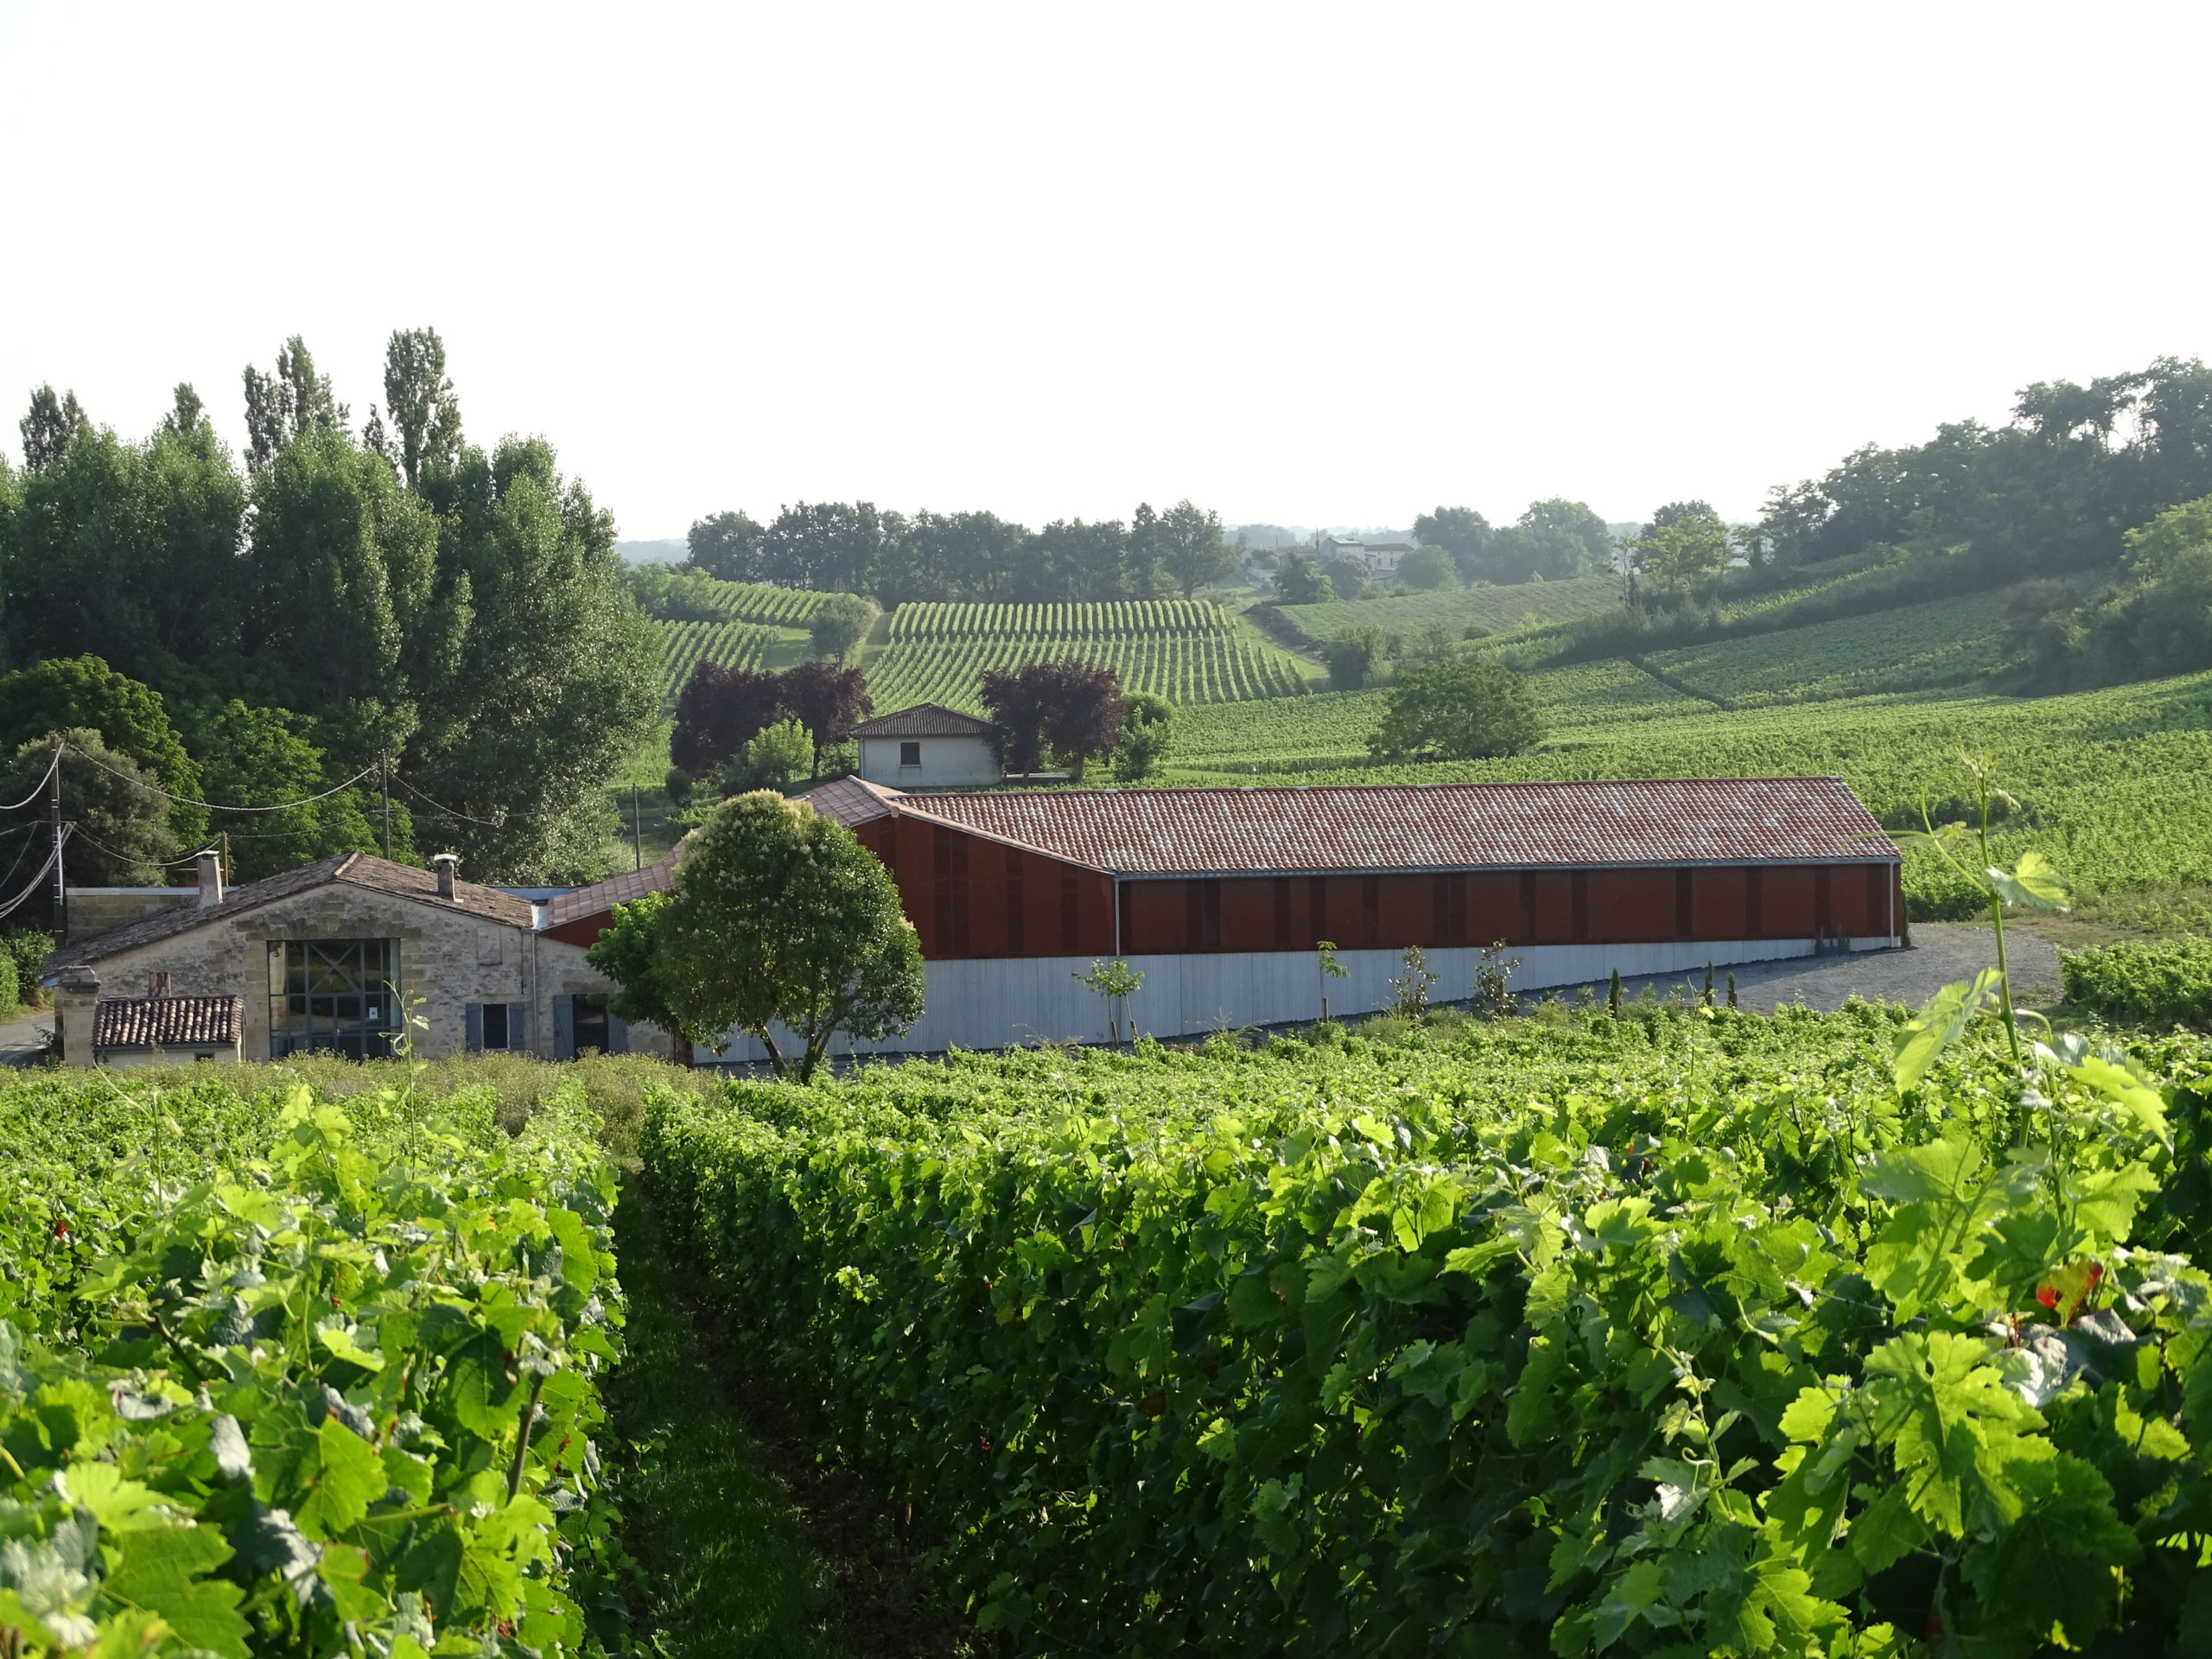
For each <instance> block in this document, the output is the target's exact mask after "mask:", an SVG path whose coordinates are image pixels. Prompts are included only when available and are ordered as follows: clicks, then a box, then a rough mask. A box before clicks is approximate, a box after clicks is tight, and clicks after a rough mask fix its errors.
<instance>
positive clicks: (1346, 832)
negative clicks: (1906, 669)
mask: <svg viewBox="0 0 2212 1659" xmlns="http://www.w3.org/2000/svg"><path fill="white" fill-rule="evenodd" d="M895 810H898V811H899V812H901V813H906V812H913V813H918V814H922V815H924V816H926V817H933V818H940V819H943V820H944V821H946V822H948V823H958V824H963V825H965V826H967V827H968V828H969V829H978V830H982V831H983V832H985V833H987V834H989V835H993V836H999V837H1001V838H1002V839H1005V840H1007V841H1014V842H1021V843H1022V844H1024V845H1026V846H1032V847H1035V848H1037V849H1039V850H1041V851H1044V852H1047V853H1051V854H1052V855H1056V856H1058V857H1060V858H1065V859H1069V860H1072V861H1075V862H1077V863H1081V864H1088V865H1090V866H1091V867H1092V868H1097V869H1104V870H1112V871H1116V872H1118V873H1120V874H1125V875H1194V874H1237V873H1245V872H1251V871H1274V870H1282V871H1324V870H1326V871H1336V870H1344V871H1351V870H1434V869H1484V868H1491V869H1497V868H1504V869H1525V868H1530V867H1532V866H1543V865H1598V866H1603V865H1622V864H1695V863H1720V864H1733V863H1783V862H1792V861H1823V860H1862V861H1863V860H1873V859H1894V858H1896V857H1897V849H1896V847H1895V846H1893V845H1892V844H1891V842H1889V841H1888V840H1887V839H1886V838H1885V837H1884V836H1883V835H1882V831H1881V826H1880V825H1879V824H1878V823H1875V822H1874V819H1873V817H1872V814H1870V813H1869V812H1868V811H1867V810H1866V808H1865V807H1864V806H1862V805H1861V804H1859V798H1858V797H1857V796H1855V795H1853V793H1852V792H1851V790H1850V787H1849V785H1847V784H1845V783H1844V781H1843V780H1842V779H1840V778H1674V779H1634V780H1629V781H1623V782H1603V783H1545V784H1427V785H1418V784H1415V785H1381V786H1369V787H1350V788H1307V789H1158V790H1153V789H1144V790H1090V791H1048V792H1047V791H1039V792H1033V791H1003V792H1000V791H985V792H979V793H975V794H963V795H921V794H911V795H906V796H903V797H899V798H897V800H896V804H895Z"/></svg>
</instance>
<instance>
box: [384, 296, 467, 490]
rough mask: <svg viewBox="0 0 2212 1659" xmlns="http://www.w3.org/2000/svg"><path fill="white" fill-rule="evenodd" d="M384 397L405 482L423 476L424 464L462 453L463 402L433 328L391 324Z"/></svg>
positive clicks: (447, 461)
mask: <svg viewBox="0 0 2212 1659" xmlns="http://www.w3.org/2000/svg"><path fill="white" fill-rule="evenodd" d="M384 400H385V408H386V409H387V410H390V411H391V423H392V425H393V427H394V428H395V429H396V435H395V437H394V438H393V440H392V444H393V449H394V453H393V454H392V457H391V459H392V461H393V463H394V464H395V465H396V466H397V467H398V468H399V475H400V476H401V477H402V478H404V479H405V480H407V487H408V488H410V489H414V488H416V486H418V485H419V484H420V483H421V482H422V479H423V469H424V468H425V467H452V466H453V465H454V463H455V462H456V461H459V460H460V459H461V402H460V400H459V399H458V398H456V397H454V390H453V382H452V381H451V380H450V379H449V378H447V375H446V345H445V341H443V340H440V339H439V338H438V331H437V330H436V329H435V328H395V329H394V330H392V334H391V340H389V341H387V342H386V343H385V350H384Z"/></svg>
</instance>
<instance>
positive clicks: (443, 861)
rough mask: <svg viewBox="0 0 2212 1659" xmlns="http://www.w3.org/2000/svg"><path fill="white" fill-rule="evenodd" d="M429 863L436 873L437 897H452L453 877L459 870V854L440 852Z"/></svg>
mask: <svg viewBox="0 0 2212 1659" xmlns="http://www.w3.org/2000/svg"><path fill="white" fill-rule="evenodd" d="M430 864H431V867H432V868H434V869H435V870H436V871H437V873H438V897H439V898H441V899H450V898H452V897H453V882H454V876H455V875H457V874H459V873H460V871H461V859H460V856H459V855H457V854H454V853H440V854H438V855H435V857H433V858H432V859H431V860H430Z"/></svg>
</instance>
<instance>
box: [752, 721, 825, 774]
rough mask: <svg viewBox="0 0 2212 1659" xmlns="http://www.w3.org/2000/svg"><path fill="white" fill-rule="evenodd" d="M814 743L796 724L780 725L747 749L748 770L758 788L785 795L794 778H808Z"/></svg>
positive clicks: (757, 739)
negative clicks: (760, 786) (784, 792)
mask: <svg viewBox="0 0 2212 1659" xmlns="http://www.w3.org/2000/svg"><path fill="white" fill-rule="evenodd" d="M813 763H814V740H813V739H812V738H811V737H810V736H808V735H807V731H806V728H805V727H804V726H802V725H800V724H799V723H798V721H795V720H781V721H777V722H776V723H775V724H774V725H773V726H771V727H769V728H767V729H766V731H764V732H762V733H761V734H760V735H759V736H757V737H755V738H754V739H753V741H751V742H750V743H748V744H747V745H746V746H745V764H746V768H747V771H749V772H751V773H752V775H753V782H754V783H755V784H757V785H766V787H768V788H770V789H772V790H776V791H785V790H788V789H789V788H790V787H791V780H792V779H795V778H801V777H808V776H810V775H811V773H810V771H809V768H810V766H812V765H813Z"/></svg>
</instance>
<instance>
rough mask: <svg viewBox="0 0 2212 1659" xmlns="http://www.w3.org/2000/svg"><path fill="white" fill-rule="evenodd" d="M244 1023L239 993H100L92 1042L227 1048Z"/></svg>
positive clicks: (99, 1045) (102, 1045)
mask: <svg viewBox="0 0 2212 1659" xmlns="http://www.w3.org/2000/svg"><path fill="white" fill-rule="evenodd" d="M244 1029H245V998H244V997H242V996H105V997H102V998H101V999H100V1001H99V1004H98V1005H97V1006H96V1007H94V1008H93V1010H92V1046H93V1047H94V1048H207V1047H221V1048H227V1047H229V1046H231V1045H232V1044H234V1043H236V1042H237V1041H238V1033H240V1032H241V1031H243V1030H244Z"/></svg>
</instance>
